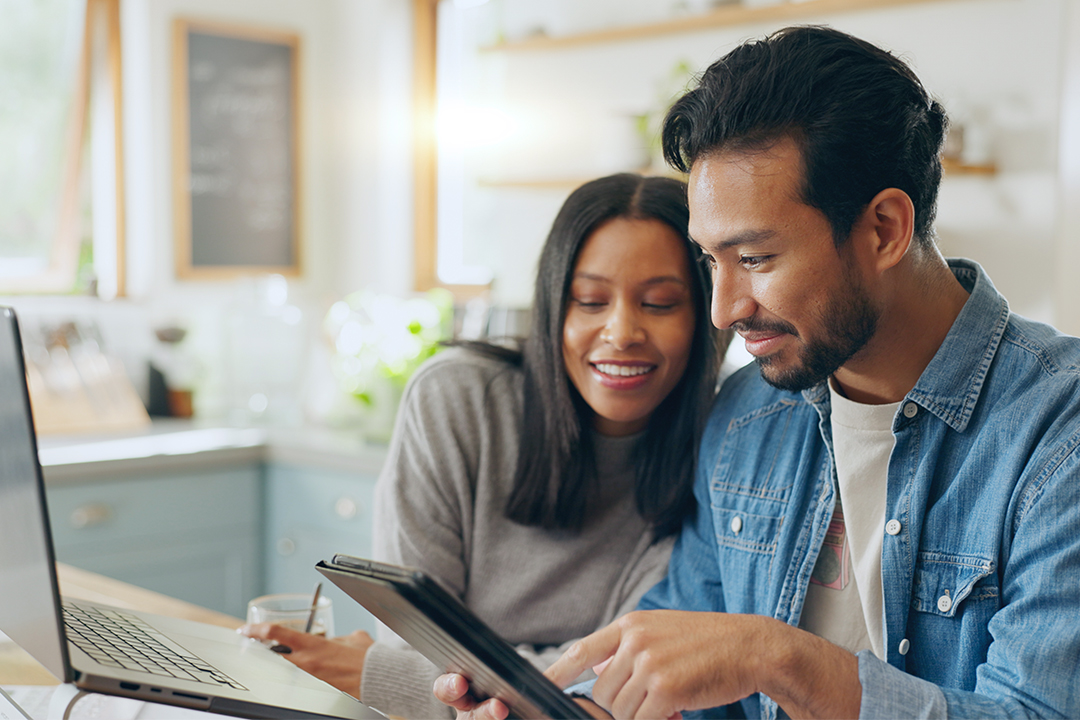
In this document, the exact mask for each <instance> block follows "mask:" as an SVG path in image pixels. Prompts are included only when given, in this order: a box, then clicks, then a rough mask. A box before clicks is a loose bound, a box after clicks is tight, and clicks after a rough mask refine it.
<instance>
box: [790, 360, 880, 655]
mask: <svg viewBox="0 0 1080 720" xmlns="http://www.w3.org/2000/svg"><path fill="white" fill-rule="evenodd" d="M829 392H830V395H831V402H832V434H833V449H834V454H835V456H836V479H837V489H838V491H839V497H838V498H837V501H836V509H835V511H834V513H833V520H832V523H831V524H830V526H829V531H828V534H827V535H826V538H825V545H824V546H823V547H822V548H821V554H820V555H819V556H818V561H817V564H816V565H815V566H814V576H813V578H812V579H811V581H810V587H809V589H808V590H807V595H806V604H805V606H804V608H803V614H802V618H801V621H800V623H799V626H800V627H802V628H803V629H804V630H808V631H810V632H812V633H814V634H815V635H819V636H820V637H823V638H825V639H826V640H829V641H831V642H834V643H836V644H837V645H839V646H841V647H843V648H845V649H847V650H850V651H851V652H859V651H860V650H867V649H869V650H872V651H873V652H874V654H875V655H876V656H878V657H879V658H882V659H884V658H885V642H884V641H885V638H884V631H883V627H882V622H883V604H884V600H883V591H882V586H881V543H882V539H883V536H884V532H885V493H886V485H887V482H888V471H889V456H890V455H891V454H892V450H893V445H894V444H895V442H896V439H895V438H894V437H893V434H892V422H893V418H894V417H895V416H896V412H897V410H898V409H899V408H900V403H889V404H887V405H865V404H863V403H857V402H853V401H851V400H848V399H847V398H846V397H844V396H843V395H841V394H840V393H838V392H837V391H836V389H835V388H834V387H833V381H832V380H830V381H829Z"/></svg>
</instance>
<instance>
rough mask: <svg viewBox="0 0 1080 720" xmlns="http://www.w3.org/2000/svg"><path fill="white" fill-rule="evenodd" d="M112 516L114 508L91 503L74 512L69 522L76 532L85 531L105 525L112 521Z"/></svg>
mask: <svg viewBox="0 0 1080 720" xmlns="http://www.w3.org/2000/svg"><path fill="white" fill-rule="evenodd" d="M112 514H113V513H112V508H110V507H109V506H108V505H106V504H104V503H90V504H88V505H82V506H81V507H77V508H75V509H74V510H72V511H71V516H70V517H69V518H68V520H69V522H71V527H73V528H75V529H76V530H83V529H85V528H91V527H95V526H97V525H104V524H105V523H107V522H108V521H109V520H111V519H112Z"/></svg>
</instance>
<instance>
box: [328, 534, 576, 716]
mask: <svg viewBox="0 0 1080 720" xmlns="http://www.w3.org/2000/svg"><path fill="white" fill-rule="evenodd" d="M315 569H316V570H318V571H319V572H321V573H322V574H323V575H325V576H326V577H327V578H328V579H329V580H330V581H331V582H333V583H334V584H335V585H337V586H338V587H340V588H341V589H342V590H344V591H345V593H346V594H348V595H349V596H350V597H352V598H353V599H354V600H356V601H357V602H358V603H360V604H361V605H363V606H364V607H365V608H366V609H367V610H368V612H370V613H371V614H372V615H374V616H375V617H377V618H378V619H379V620H380V621H382V623H383V624H384V625H386V626H387V627H389V628H390V629H391V630H393V631H394V632H395V633H397V634H398V635H399V636H400V637H401V639H403V640H404V641H405V642H407V643H409V644H410V645H411V646H412V647H413V648H415V649H416V650H417V651H418V652H419V653H421V654H422V655H423V656H424V657H426V658H427V659H428V660H430V661H431V662H433V663H435V665H437V666H438V667H440V668H442V669H443V670H445V671H446V672H454V673H458V674H459V675H464V676H465V677H466V678H468V679H469V685H470V688H471V690H472V694H473V695H474V696H475V697H477V698H478V699H481V700H483V699H486V698H489V697H496V698H499V699H500V700H502V701H503V702H504V703H505V704H506V706H507V707H508V708H509V709H510V717H518V718H554V719H559V718H574V719H580V720H586V719H587V718H589V717H590V716H589V714H588V713H587V712H585V709H584V708H582V707H581V706H580V705H578V704H577V703H575V702H574V701H573V700H571V699H570V698H569V697H567V696H566V695H565V694H564V693H563V691H562V690H560V689H559V688H558V686H556V685H555V684H554V683H553V682H551V681H550V680H548V679H547V678H546V677H544V675H543V673H541V672H540V671H539V670H537V669H536V668H535V667H533V665H532V664H531V663H529V661H528V660H526V659H525V658H523V657H521V656H520V655H518V654H517V652H516V651H515V650H514V648H513V647H512V646H511V645H510V644H509V643H508V642H506V641H505V640H503V639H502V638H501V637H499V636H498V635H497V634H495V632H494V631H493V630H492V629H491V628H489V627H488V626H487V625H485V624H484V623H483V622H482V621H481V620H480V619H479V618H478V617H476V615H474V614H473V613H472V611H470V610H469V609H468V608H467V607H465V606H464V605H463V604H462V603H461V601H460V600H458V599H457V598H455V597H454V596H453V595H451V594H450V593H448V592H446V591H445V590H443V589H442V587H440V586H439V585H438V584H437V583H436V582H435V581H434V580H432V579H431V578H430V577H428V576H427V575H425V574H424V573H423V572H422V571H420V570H416V569H415V568H407V567H400V566H398V565H388V564H386V563H379V562H375V561H373V560H365V559H363V558H357V557H352V556H349V555H335V556H334V559H333V560H332V561H330V562H319V563H318V564H317V565H316V566H315Z"/></svg>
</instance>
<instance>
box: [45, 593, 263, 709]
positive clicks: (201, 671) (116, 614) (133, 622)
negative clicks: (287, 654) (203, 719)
mask: <svg viewBox="0 0 1080 720" xmlns="http://www.w3.org/2000/svg"><path fill="white" fill-rule="evenodd" d="M64 624H65V625H66V626H67V630H68V640H69V641H71V642H72V643H73V644H74V645H75V646H76V647H77V648H79V649H80V650H82V651H83V652H84V653H86V654H87V655H89V656H90V657H92V658H94V660H96V661H97V662H99V663H100V664H102V665H106V666H108V667H115V668H123V669H125V670H133V671H135V672H145V673H150V674H151V675H160V676H162V677H170V678H179V679H181V680H194V681H195V682H201V683H207V684H210V685H216V686H219V687H231V688H236V689H237V690H246V689H247V688H245V687H244V686H243V685H241V684H240V683H238V682H236V681H235V680H233V679H232V678H230V677H229V676H228V675H226V674H225V673H223V672H221V671H220V670H218V669H217V668H215V667H214V666H212V665H210V664H209V663H207V662H206V661H205V660H201V659H199V658H198V657H196V656H195V655H193V654H191V653H190V652H188V651H187V650H185V649H184V648H182V647H180V646H179V645H177V644H176V643H175V642H173V641H172V640H170V639H169V638H167V637H166V636H165V635H162V634H161V633H160V632H158V631H157V630H155V629H154V628H153V627H152V626H151V625H149V624H148V623H146V621H144V620H142V619H141V618H138V617H136V616H135V615H132V614H130V613H126V612H123V611H119V610H112V609H109V608H99V607H94V606H90V605H87V606H81V605H77V604H75V603H71V602H64Z"/></svg>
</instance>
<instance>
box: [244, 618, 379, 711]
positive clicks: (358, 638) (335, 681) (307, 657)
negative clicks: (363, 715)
mask: <svg viewBox="0 0 1080 720" xmlns="http://www.w3.org/2000/svg"><path fill="white" fill-rule="evenodd" d="M240 631H241V632H242V633H243V634H244V635H247V636H248V637H250V638H255V639H256V640H265V641H270V642H272V643H276V644H277V645H278V646H279V647H280V646H284V647H286V648H289V652H287V653H283V654H282V657H283V658H285V659H286V660H288V661H289V662H291V663H292V664H294V665H296V666H297V667H299V668H300V669H301V670H305V671H307V672H308V673H310V674H311V675H314V676H315V677H317V678H319V679H320V680H322V681H323V682H325V683H327V684H329V685H333V686H334V687H336V688H337V689H338V690H341V691H342V692H347V693H349V694H350V695H352V696H353V697H354V698H356V699H357V700H359V699H360V679H361V677H362V676H363V672H364V656H365V655H366V654H367V650H368V648H369V647H371V646H372V645H373V644H374V643H375V641H374V640H372V639H371V636H370V635H368V634H367V633H366V632H364V631H362V630H357V631H356V632H354V633H352V634H350V635H345V636H342V637H339V638H334V639H333V640H327V639H326V638H324V637H322V636H321V635H311V634H309V633H302V632H297V631H296V630H292V629H290V628H287V627H282V626H281V625H274V624H272V623H258V624H256V625H245V626H244V627H242V628H240Z"/></svg>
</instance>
